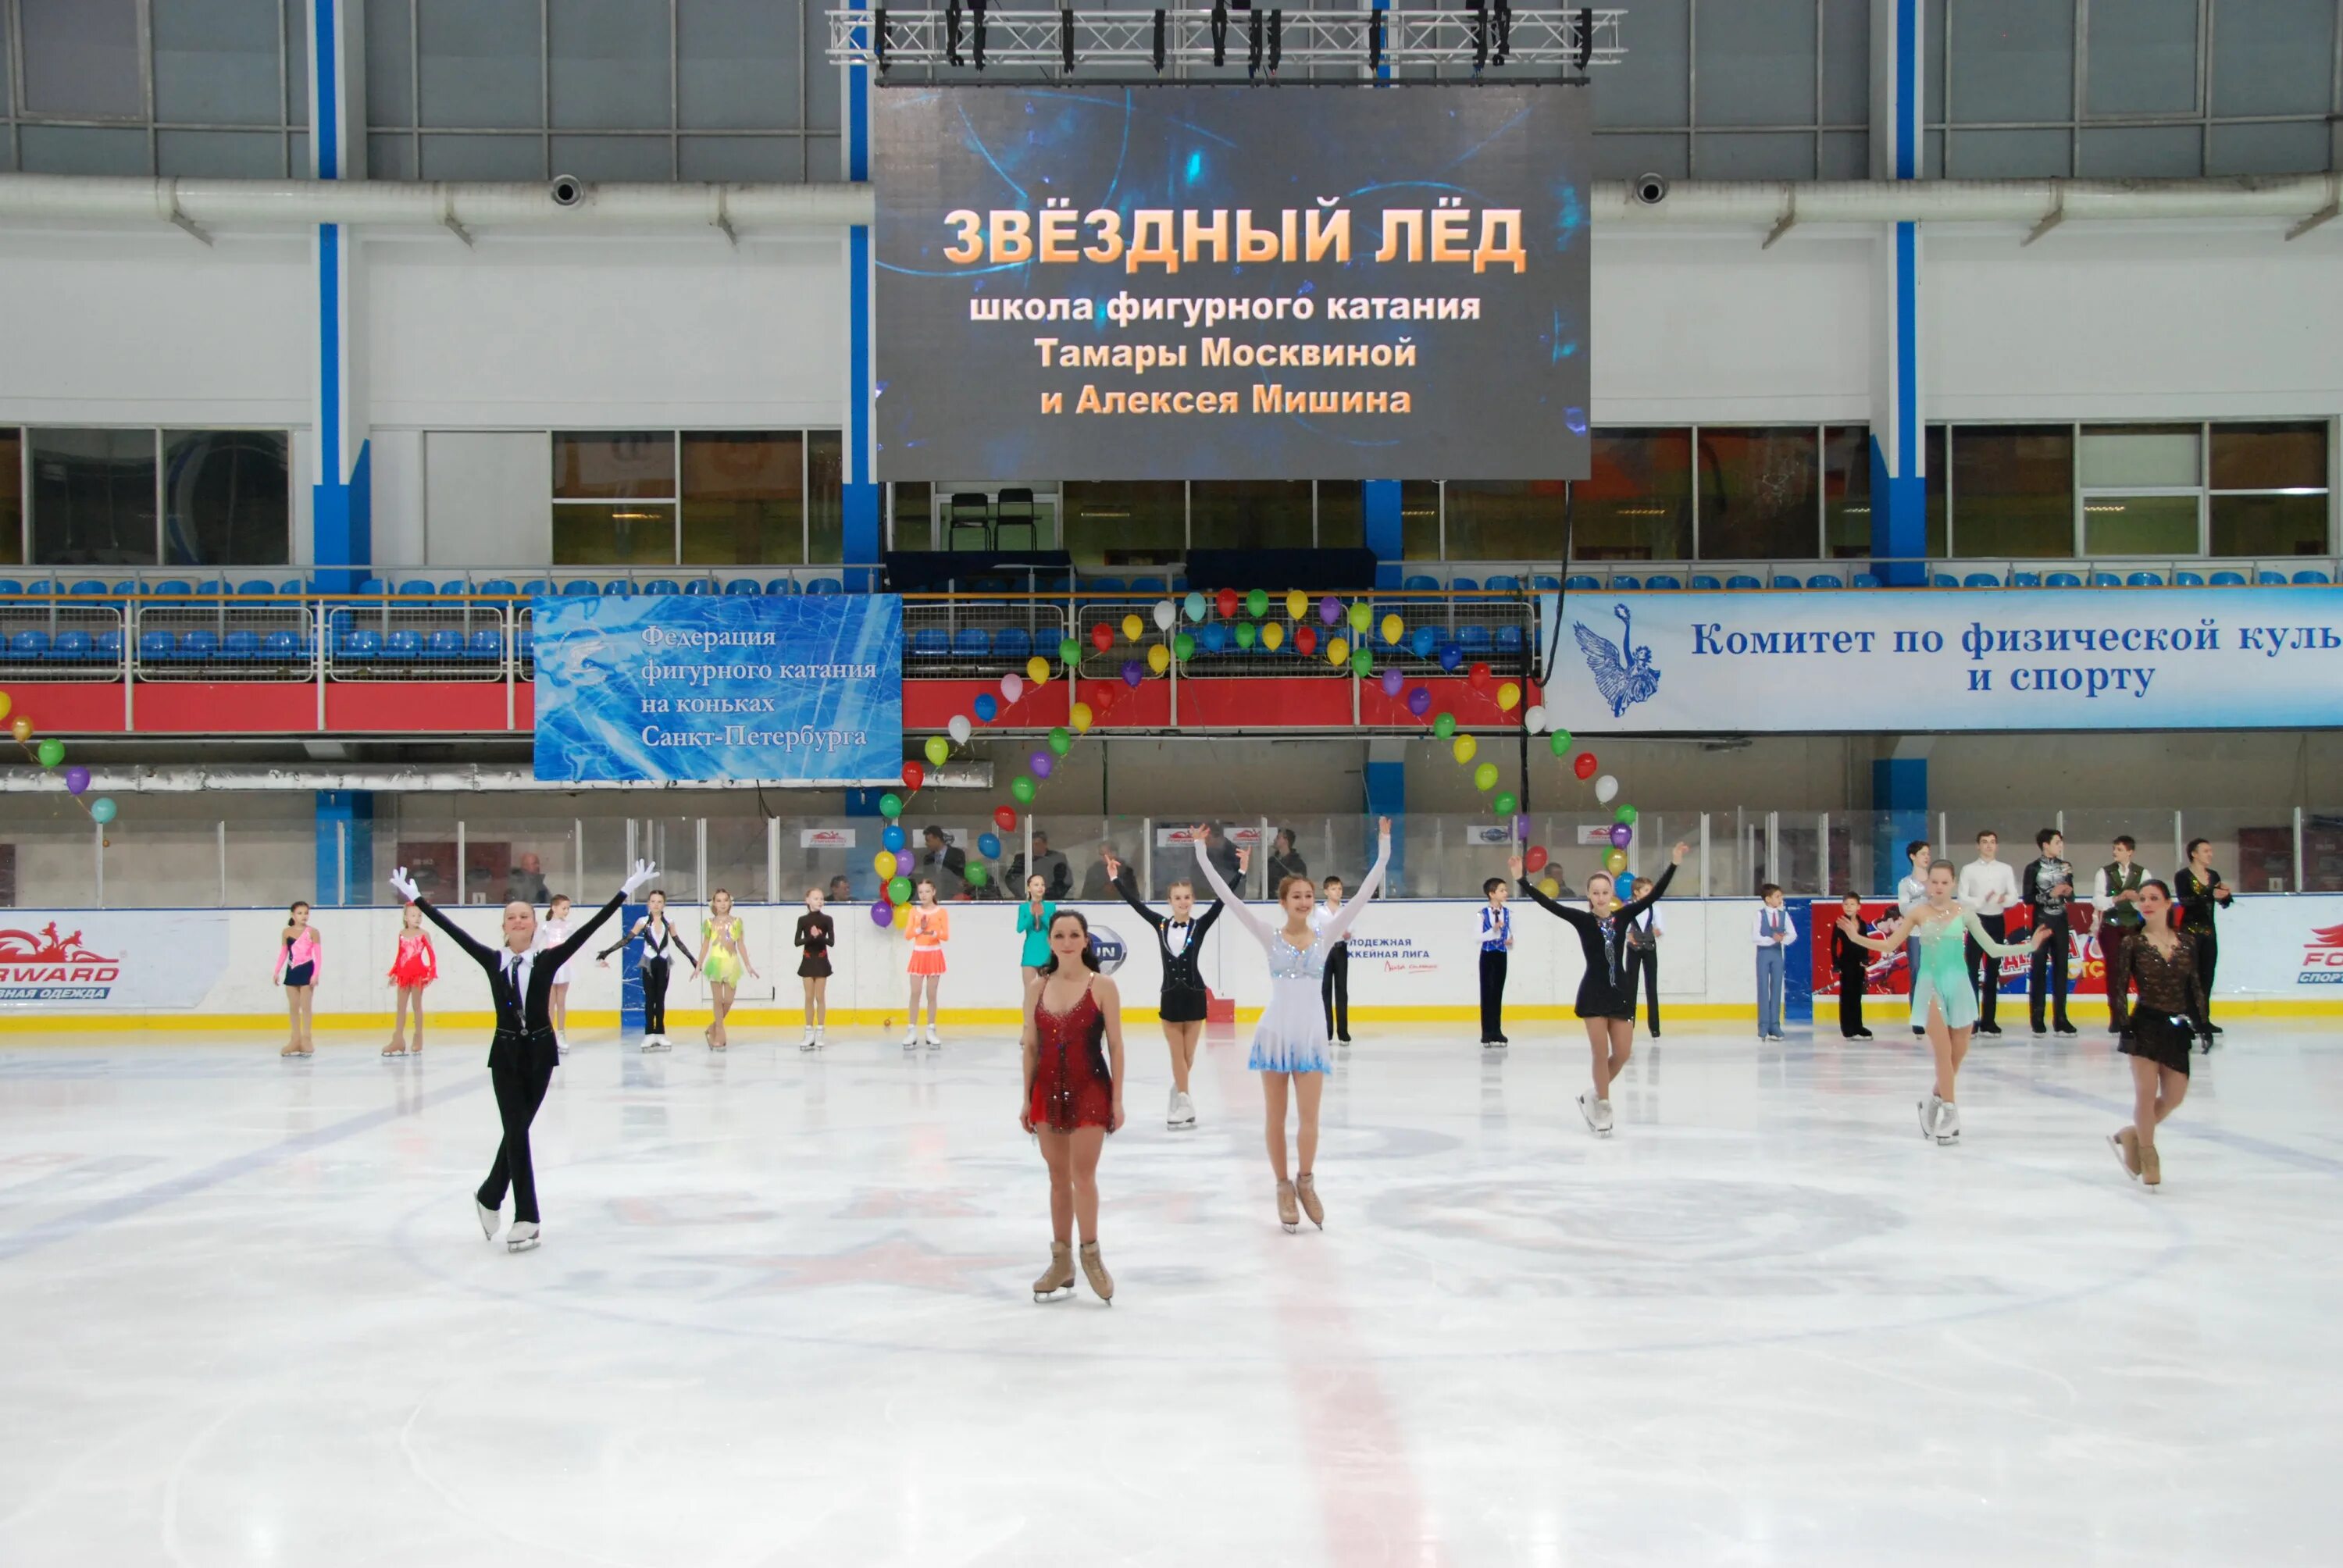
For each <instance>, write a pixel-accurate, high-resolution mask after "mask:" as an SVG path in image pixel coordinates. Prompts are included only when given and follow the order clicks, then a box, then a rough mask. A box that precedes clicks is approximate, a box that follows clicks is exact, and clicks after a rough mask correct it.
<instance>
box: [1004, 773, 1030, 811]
mask: <svg viewBox="0 0 2343 1568" xmlns="http://www.w3.org/2000/svg"><path fill="white" fill-rule="evenodd" d="M1009 792H1010V793H1011V795H1014V796H1015V797H1017V803H1018V804H1019V805H1020V806H1031V804H1032V803H1033V780H1031V779H1028V778H1026V777H1025V776H1024V775H1023V774H1019V775H1018V776H1017V777H1016V778H1014V779H1011V780H1010V781H1009Z"/></svg>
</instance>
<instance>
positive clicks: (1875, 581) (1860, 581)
mask: <svg viewBox="0 0 2343 1568" xmlns="http://www.w3.org/2000/svg"><path fill="white" fill-rule="evenodd" d="M1878 586H1879V578H1877V576H1875V574H1873V573H1871V572H1857V573H1855V587H1857V588H1877V587H1878Z"/></svg>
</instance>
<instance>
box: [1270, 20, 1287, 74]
mask: <svg viewBox="0 0 2343 1568" xmlns="http://www.w3.org/2000/svg"><path fill="white" fill-rule="evenodd" d="M1284 57H1285V13H1284V12H1282V11H1272V12H1271V13H1270V14H1269V74H1270V75H1272V76H1274V75H1277V63H1278V62H1279V61H1280V60H1282V59H1283V58H1284Z"/></svg>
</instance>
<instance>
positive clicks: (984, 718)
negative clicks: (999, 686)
mask: <svg viewBox="0 0 2343 1568" xmlns="http://www.w3.org/2000/svg"><path fill="white" fill-rule="evenodd" d="M969 706H970V707H971V708H973V709H976V721H977V722H978V723H979V724H990V723H991V722H992V721H993V720H994V719H998V718H1000V717H1001V704H999V703H998V702H995V701H994V700H993V699H992V693H990V692H989V691H980V692H978V693H977V694H976V700H975V701H974V702H972V703H970V704H969Z"/></svg>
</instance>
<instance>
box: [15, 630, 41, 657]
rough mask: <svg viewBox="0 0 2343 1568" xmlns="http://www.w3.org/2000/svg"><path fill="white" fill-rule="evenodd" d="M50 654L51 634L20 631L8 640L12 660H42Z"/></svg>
mask: <svg viewBox="0 0 2343 1568" xmlns="http://www.w3.org/2000/svg"><path fill="white" fill-rule="evenodd" d="M48 652H49V634H48V633H47V632H45V631H20V632H18V633H17V634H16V635H15V636H14V637H12V638H9V639H8V654H9V657H10V658H21V659H26V660H33V659H41V658H47V657H48Z"/></svg>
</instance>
